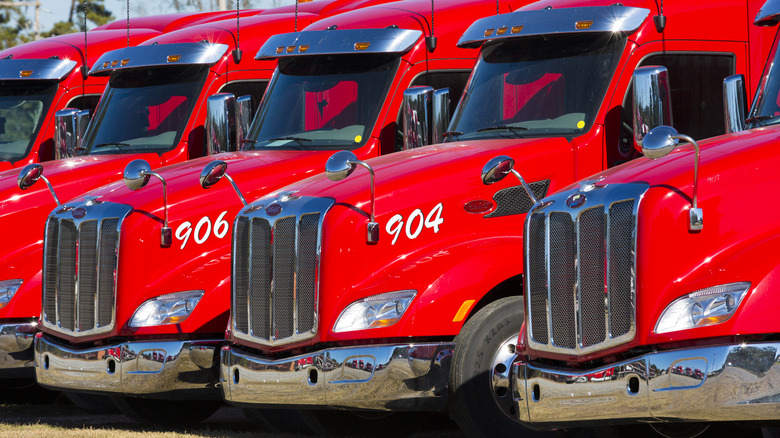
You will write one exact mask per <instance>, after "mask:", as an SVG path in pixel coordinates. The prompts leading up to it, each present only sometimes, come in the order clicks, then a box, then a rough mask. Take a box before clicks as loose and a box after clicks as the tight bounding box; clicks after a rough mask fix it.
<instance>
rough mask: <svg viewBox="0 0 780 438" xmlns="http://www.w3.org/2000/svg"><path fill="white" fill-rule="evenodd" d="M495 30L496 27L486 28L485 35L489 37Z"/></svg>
mask: <svg viewBox="0 0 780 438" xmlns="http://www.w3.org/2000/svg"><path fill="white" fill-rule="evenodd" d="M494 30H495V29H485V36H486V37H489V36H490V34H492V33H493V31H494Z"/></svg>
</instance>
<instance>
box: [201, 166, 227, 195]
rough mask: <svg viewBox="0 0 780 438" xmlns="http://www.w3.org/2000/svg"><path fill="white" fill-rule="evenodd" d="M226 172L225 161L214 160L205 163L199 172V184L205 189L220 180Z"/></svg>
mask: <svg viewBox="0 0 780 438" xmlns="http://www.w3.org/2000/svg"><path fill="white" fill-rule="evenodd" d="M225 172H227V163H225V162H224V161H220V160H216V161H212V162H211V163H209V164H207V165H206V167H204V168H203V170H202V171H201V172H200V186H201V187H203V188H204V189H207V188H209V187H211V186H213V185H214V184H216V183H217V181H219V180H221V179H222V177H223V176H225Z"/></svg>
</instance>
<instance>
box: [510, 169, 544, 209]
mask: <svg viewBox="0 0 780 438" xmlns="http://www.w3.org/2000/svg"><path fill="white" fill-rule="evenodd" d="M510 172H512V175H514V176H516V177H517V179H519V180H520V184H522V185H523V189H525V192H526V193H527V194H528V197H529V198H531V201H533V203H534V204H536V203H537V202H539V200H538V199H536V195H534V192H532V191H531V186H529V185H528V183H526V182H525V180H524V179H523V177H522V176H521V175H520V172H518V171H516V170H515V169H512V170H510Z"/></svg>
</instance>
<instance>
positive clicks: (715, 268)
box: [512, 0, 780, 437]
mask: <svg viewBox="0 0 780 438" xmlns="http://www.w3.org/2000/svg"><path fill="white" fill-rule="evenodd" d="M778 21H780V3H779V2H777V1H774V0H772V1H769V2H767V3H766V4H765V5H764V6H763V7H762V9H761V11H760V12H759V14H758V15H757V16H756V18H755V24H756V25H758V26H770V27H769V30H771V31H772V32H775V31H776V25H777V23H778ZM777 44H778V42H777V40H775V45H774V49H773V52H772V54H771V56H770V57H769V59H768V62H767V64H766V68H765V70H764V74H763V75H762V79H761V82H760V83H759V84H758V91H757V92H756V94H755V96H756V97H755V99H754V101H753V105H752V110H751V111H750V113H749V114H748V117H747V118H745V116H744V115H745V111H744V110H745V108H744V102H745V100H744V98H742V99H740V98H734V96H737V97H739V96H741V95H742V94H744V93H736V94H729V93H726V96H727V99H726V100H727V101H728V102H731V103H733V105H729V106H728V107H729V108H728V109H732V108H733V109H737V110H740V111H728V112H727V114H728V115H729V116H728V117H727V120H728V121H729V122H730V123H729V126H730V128H729V131H736V132H734V133H731V134H728V135H724V136H721V137H716V138H712V139H708V140H706V141H702V142H700V143H699V144H695V141H692V140H693V139H691V138H690V137H689V136H687V135H685V134H686V133H685V128H680V127H678V128H680V133H679V134H678V133H677V132H676V131H675V130H674V129H673V128H670V127H659V128H656V129H654V130H653V131H650V133H649V134H648V135H647V136H646V137H645V138H644V140H643V144H642V147H643V150H644V152H645V156H646V158H642V159H638V160H635V161H633V162H631V163H628V164H625V165H623V166H620V167H616V168H615V169H612V170H610V171H606V172H604V173H601V174H597V175H594V176H592V177H589V178H588V179H587V180H586V181H583V182H580V183H578V184H574V185H571V186H569V187H567V188H566V189H564V190H561V191H559V192H558V193H555V194H554V195H552V196H550V197H547V198H544V199H542V200H541V201H540V202H539V203H538V204H536V205H535V206H534V207H533V209H532V213H530V214H529V215H528V218H527V219H526V224H525V237H524V242H525V257H524V259H525V264H526V266H525V271H526V277H525V281H526V291H527V292H526V300H525V302H524V304H523V307H522V312H523V313H524V315H525V329H524V330H523V332H522V337H521V341H520V342H521V346H519V347H518V353H519V355H520V356H519V357H518V361H517V362H515V364H514V366H513V376H514V377H513V389H514V399H515V402H516V409H517V412H516V414H517V417H518V418H519V420H520V421H522V422H524V423H526V424H534V425H536V426H538V427H572V426H574V427H576V426H577V425H582V424H584V422H591V423H593V422H600V423H601V424H609V423H614V424H627V423H650V424H651V425H652V427H653V428H655V429H657V430H658V431H659V432H661V433H663V434H665V435H664V436H680V437H683V436H699V434H702V433H703V432H704V431H705V430H706V429H707V427H709V425H711V424H717V426H715V427H717V428H722V427H723V426H724V422H740V423H742V424H743V425H744V424H745V422H753V423H754V424H761V422H764V423H766V422H775V421H776V420H777V409H778V400H779V399H780V398H778V395H779V394H780V391H778V385H777V381H778V374H779V373H780V369H778V361H779V360H780V357H779V356H778V352H780V345H778V340H777V333H778V332H780V326H778V319H777V317H776V315H777V310H778V300H777V297H776V295H775V294H776V292H772V291H773V290H774V287H775V285H776V284H775V280H777V278H778V277H777V276H778V264H779V263H778V262H780V260H778V255H777V254H778V253H777V251H776V247H775V245H776V244H777V236H778V234H777V233H776V231H777V228H778V220H777V216H776V215H775V214H776V213H778V211H777V208H776V207H774V205H773V204H772V202H771V201H769V202H767V201H766V195H767V194H769V192H771V190H769V189H767V187H771V186H772V185H773V184H774V182H775V181H776V178H777V176H776V175H777V167H776V166H775V163H778V159H780V155H779V154H778V153H777V150H776V148H777V137H778V133H780V130H778V128H779V127H780V126H778V124H777V123H778V121H780V118H778V114H780V107H779V106H778V102H779V101H780V100H778V96H779V95H780V92H779V90H780V75H778V72H777V71H776V67H777V66H776V65H775V64H776V63H777V62H778V60H779V58H778V56H779V55H778V51H777ZM732 83H733V78H729V79H728V80H727V82H726V87H724V88H726V89H727V90H729V89H730V84H732ZM738 88H739V87H737V89H738ZM739 114H741V116H739ZM675 115H676V114H675ZM735 115H736V116H735ZM735 121H736V122H737V123H733V124H732V123H731V122H735ZM731 126H734V127H736V128H731ZM744 127H747V128H749V129H747V130H744V131H741V129H744ZM673 149H678V150H677V151H675V152H672V153H671V154H670V152H671V151H672V150H673ZM666 154H669V155H668V156H666V157H664V158H661V157H663V156H664V155H666ZM760 187H764V188H763V189H759V188H760ZM753 202H757V203H758V204H760V205H762V206H763V207H762V211H761V214H755V215H753V214H745V213H744V209H745V208H746V207H747V206H750V205H753ZM741 211H742V212H743V213H740V212H741ZM512 311H513V312H514V313H515V314H518V315H522V313H520V311H521V308H520V306H519V304H518V306H516V307H515V308H514V309H512ZM594 373H596V374H605V375H607V374H608V375H609V378H606V379H603V380H594V379H592V378H589V377H588V376H590V375H592V374H594ZM716 422H720V423H716ZM701 436H704V435H701Z"/></svg>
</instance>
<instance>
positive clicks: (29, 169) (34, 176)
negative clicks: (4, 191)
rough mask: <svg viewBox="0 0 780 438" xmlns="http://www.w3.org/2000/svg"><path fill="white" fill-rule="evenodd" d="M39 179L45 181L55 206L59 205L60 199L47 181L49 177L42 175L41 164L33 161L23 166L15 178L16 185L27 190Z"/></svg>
mask: <svg viewBox="0 0 780 438" xmlns="http://www.w3.org/2000/svg"><path fill="white" fill-rule="evenodd" d="M39 179H42V180H43V182H45V183H46V185H47V186H48V187H49V193H51V196H52V198H54V202H56V203H57V207H61V206H62V203H60V199H59V198H58V197H57V194H56V193H54V187H53V186H52V185H51V183H50V182H49V179H48V178H46V177H45V176H43V166H41V165H40V164H37V163H35V164H28V165H26V166H24V167H23V168H22V170H21V171H20V172H19V177H18V178H17V179H16V185H17V186H18V187H19V188H20V189H21V190H27V189H29V188H30V187H32V185H33V184H35V183H36V182H37V181H38V180H39Z"/></svg>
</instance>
